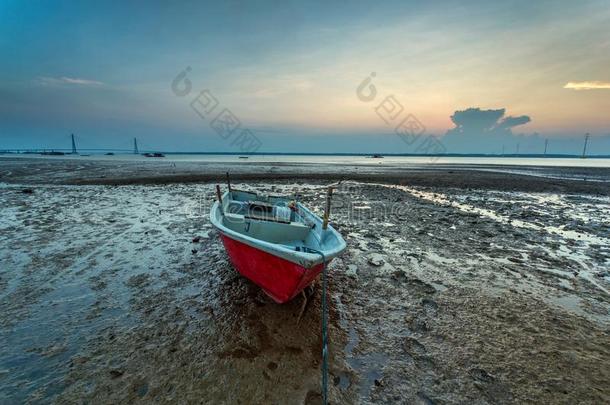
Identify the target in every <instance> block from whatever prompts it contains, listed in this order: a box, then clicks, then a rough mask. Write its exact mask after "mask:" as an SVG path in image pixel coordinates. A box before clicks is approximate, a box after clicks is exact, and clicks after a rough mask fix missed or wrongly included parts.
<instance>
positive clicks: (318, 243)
mask: <svg viewBox="0 0 610 405" xmlns="http://www.w3.org/2000/svg"><path fill="white" fill-rule="evenodd" d="M331 195H332V191H331V190H329V195H328V197H327V201H326V212H325V215H324V219H321V218H320V217H318V216H317V215H315V214H314V213H312V212H311V211H310V210H309V209H307V208H306V207H305V206H304V205H303V204H301V203H300V202H297V201H292V200H290V199H289V198H286V197H282V196H265V195H259V194H257V193H255V192H250V191H240V190H234V189H231V188H229V191H227V192H225V193H224V194H222V195H221V193H220V188H219V187H218V186H217V199H218V201H216V202H215V203H214V205H213V206H212V208H211V211H210V221H211V223H212V225H213V226H214V227H215V228H216V229H217V230H218V231H219V233H220V237H221V239H222V243H223V244H224V247H225V249H226V251H227V254H228V256H229V259H230V261H231V263H232V264H233V266H234V267H235V268H236V269H237V271H238V272H239V273H240V274H241V275H243V276H244V277H246V278H248V279H249V280H251V281H252V282H254V283H255V284H256V285H258V286H259V287H261V288H262V289H263V291H264V292H265V293H266V294H267V295H268V296H270V297H271V298H272V299H273V300H274V301H275V302H277V303H280V304H281V303H285V302H288V301H290V300H291V299H292V298H294V297H295V296H296V295H297V294H299V293H300V292H301V291H302V290H303V289H304V288H305V287H307V286H308V285H310V284H311V283H312V282H313V281H314V280H315V279H316V277H317V276H318V274H320V272H321V271H322V270H323V267H324V266H328V264H329V263H330V262H331V260H332V259H333V258H335V257H337V256H338V255H339V254H341V252H343V250H345V246H346V244H345V241H344V240H343V238H342V237H341V235H340V234H339V232H337V231H336V230H335V229H334V228H333V227H332V226H330V225H329V224H328V213H329V211H330V196H331Z"/></svg>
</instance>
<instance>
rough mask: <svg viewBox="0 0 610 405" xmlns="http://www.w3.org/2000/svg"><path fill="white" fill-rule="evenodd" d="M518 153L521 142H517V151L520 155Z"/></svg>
mask: <svg viewBox="0 0 610 405" xmlns="http://www.w3.org/2000/svg"><path fill="white" fill-rule="evenodd" d="M518 154H519V143H517V153H516V155H518Z"/></svg>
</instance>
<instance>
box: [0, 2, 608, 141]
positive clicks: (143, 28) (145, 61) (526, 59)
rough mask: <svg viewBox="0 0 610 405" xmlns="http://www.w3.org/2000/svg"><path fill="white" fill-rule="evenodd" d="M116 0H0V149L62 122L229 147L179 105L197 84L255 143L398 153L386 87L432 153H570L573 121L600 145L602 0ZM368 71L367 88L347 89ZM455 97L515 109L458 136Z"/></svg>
mask: <svg viewBox="0 0 610 405" xmlns="http://www.w3.org/2000/svg"><path fill="white" fill-rule="evenodd" d="M125 3H126V4H123V3H121V2H114V3H113V2H89V1H82V2H61V1H59V2H42V1H28V2H23V1H3V2H2V3H1V4H0V55H1V57H0V149H2V148H27V147H48V148H53V147H66V145H69V134H70V133H75V134H76V135H77V140H78V142H79V145H82V147H116V148H122V147H126V148H129V147H130V145H131V142H132V138H133V137H137V138H138V140H139V143H140V145H141V146H142V148H144V149H156V150H166V151H171V150H191V151H192V150H199V151H238V150H237V149H236V145H235V144H232V142H231V141H230V140H227V139H223V138H222V137H221V136H219V135H218V134H217V133H216V132H215V131H214V130H213V129H212V128H210V121H211V120H212V119H213V117H212V116H210V117H208V119H206V120H202V119H201V118H200V117H199V116H198V115H197V114H195V113H194V111H193V110H192V109H191V108H190V106H189V102H190V101H191V100H192V98H193V97H195V96H196V95H197V94H198V92H199V91H201V90H204V89H209V90H210V92H211V94H213V95H214V97H215V98H216V99H217V100H218V101H219V107H218V108H219V110H220V109H221V108H228V109H230V110H231V111H232V112H233V114H234V115H235V116H236V117H238V119H239V120H240V122H241V128H248V129H249V130H251V131H252V133H253V134H255V136H256V137H257V138H258V139H260V140H261V144H262V145H261V149H260V151H286V152H296V151H307V152H316V151H317V152H369V151H379V152H413V147H414V145H408V144H406V143H405V142H403V141H402V140H401V139H400V138H399V137H397V136H396V135H395V134H394V128H395V125H394V124H392V125H388V124H386V122H384V121H383V120H382V118H380V117H379V115H378V114H377V113H376V110H375V108H376V107H377V106H378V105H379V103H380V102H381V101H382V100H384V98H385V97H387V96H390V95H393V96H394V97H395V100H397V101H398V102H399V103H400V105H401V106H402V107H403V109H404V111H403V113H404V114H405V115H406V114H412V115H413V116H415V117H417V119H418V121H419V122H420V123H422V125H423V126H424V127H425V130H426V131H425V134H426V135H428V134H433V135H436V136H439V139H441V140H442V139H443V138H445V140H446V143H447V148H449V149H450V151H457V152H489V153H497V152H498V151H499V150H500V149H501V148H502V146H504V147H505V148H506V149H507V150H511V149H513V148H514V147H515V145H516V143H520V144H521V145H522V146H521V147H522V149H521V151H522V152H528V151H531V152H538V151H539V148H540V143H541V142H542V141H543V139H545V138H549V139H551V140H552V141H553V142H551V145H555V146H556V147H557V150H556V152H570V151H571V150H572V149H573V148H575V147H576V146H575V145H578V144H580V143H581V141H582V136H583V134H584V133H585V132H590V133H591V134H592V138H591V139H592V143H591V145H592V151H594V152H595V151H597V152H598V153H610V141H609V138H608V134H610V114H608V111H610V89H609V88H606V87H610V86H607V84H608V83H610V69H609V67H610V30H608V28H607V27H608V26H610V7H608V3H607V1H582V2H570V1H537V2H530V1H506V2H501V3H495V2H483V1H480V2H479V1H476V2H464V1H444V2H424V1H399V2H398V1H397V2H393V1H387V2H383V3H379V4H375V5H372V3H370V2H349V3H348V2H330V1H326V2H209V3H208V2H201V1H199V2H180V3H179V4H178V3H176V4H166V3H165V2H158V3H155V2H125ZM187 66H189V67H190V68H191V70H190V72H189V75H188V79H189V80H190V81H191V83H192V87H193V89H192V92H191V93H190V94H189V95H188V96H185V97H177V96H176V95H174V93H173V92H172V90H171V83H172V80H174V78H175V77H176V76H177V75H178V74H179V73H180V72H181V71H183V70H184V69H185V68H186V67H187ZM371 72H375V78H374V80H373V84H374V86H375V88H376V89H377V90H378V93H379V96H378V99H376V100H375V101H374V102H371V103H367V102H362V101H361V100H360V99H358V98H357V97H356V93H355V92H356V88H357V87H358V86H359V84H360V83H361V82H362V81H363V80H364V79H365V78H367V77H368V76H369V75H370V73H371ZM585 82H590V83H592V84H590V85H583V83H585ZM568 83H573V84H576V87H578V86H581V87H588V89H587V90H574V89H573V88H566V85H567V84H568ZM567 87H574V86H567ZM470 108H473V109H477V108H478V109H480V110H481V114H483V116H484V115H485V114H488V113H486V111H490V110H494V111H496V110H499V109H504V110H505V114H504V117H508V116H513V117H528V118H529V119H528V120H522V121H527V122H525V123H521V124H520V125H515V126H514V127H512V128H510V132H509V133H508V134H507V133H505V132H504V133H503V137H497V136H495V135H493V134H492V136H490V131H492V132H493V131H495V129H493V128H487V129H483V130H481V129H480V128H478V129H475V127H476V126H473V127H469V126H468V125H466V126H465V127H463V128H466V132H468V131H469V129H468V128H471V129H472V131H471V132H470V133H467V134H465V135H464V137H463V138H460V137H459V136H458V135H459V134H457V133H456V131H455V123H454V122H453V121H452V119H451V117H452V116H454V114H455V113H456V111H464V110H467V109H470ZM216 112H217V111H215V112H214V113H216ZM458 132H459V131H458ZM462 132H464V131H462ZM447 133H449V135H446V134H447ZM535 133H537V134H538V135H537V136H533V135H532V134H535ZM456 134H457V135H456ZM520 134H524V135H532V136H529V137H528V136H526V137H525V138H524V137H523V136H520ZM445 135H446V137H445ZM496 135H497V134H496ZM477 137H479V138H484V142H480V143H479V142H474V143H473V142H472V139H477ZM491 139H493V141H490V140H491ZM500 143H502V144H503V145H500ZM482 145H485V146H484V147H483V146H482ZM573 145H574V146H573ZM530 149H531V150H530Z"/></svg>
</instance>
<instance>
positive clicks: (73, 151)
mask: <svg viewBox="0 0 610 405" xmlns="http://www.w3.org/2000/svg"><path fill="white" fill-rule="evenodd" d="M72 154H73V155H76V142H74V134H72Z"/></svg>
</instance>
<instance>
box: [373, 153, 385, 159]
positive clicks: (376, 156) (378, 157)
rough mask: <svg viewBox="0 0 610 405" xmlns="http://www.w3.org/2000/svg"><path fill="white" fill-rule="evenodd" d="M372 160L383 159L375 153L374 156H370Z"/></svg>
mask: <svg viewBox="0 0 610 405" xmlns="http://www.w3.org/2000/svg"><path fill="white" fill-rule="evenodd" d="M371 157H372V158H373V159H383V155H380V154H378V153H375V154H374V155H372V156H371Z"/></svg>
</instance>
